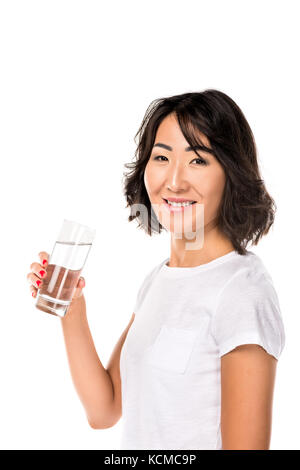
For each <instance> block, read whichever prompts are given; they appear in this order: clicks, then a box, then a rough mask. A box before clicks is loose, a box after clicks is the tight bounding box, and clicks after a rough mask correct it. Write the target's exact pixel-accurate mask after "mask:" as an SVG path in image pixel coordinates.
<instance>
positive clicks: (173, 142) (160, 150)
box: [144, 114, 226, 239]
mask: <svg viewBox="0 0 300 470" xmlns="http://www.w3.org/2000/svg"><path fill="white" fill-rule="evenodd" d="M199 135H200V138H201V140H202V142H203V143H204V145H205V146H206V147H209V148H211V147H210V143H209V141H208V139H207V137H206V136H205V135H204V134H202V133H200V132H199ZM158 144H159V145H158ZM162 145H163V146H162ZM165 146H168V148H166V147H165ZM188 148H190V147H189V143H188V142H187V141H186V140H185V138H184V136H183V134H182V132H181V129H180V127H179V124H178V122H177V119H176V117H175V115H173V114H170V115H168V116H167V117H166V118H165V119H164V120H163V121H162V122H161V124H160V126H159V128H158V130H157V133H156V138H155V142H154V145H153V148H152V152H151V155H150V158H149V160H148V163H147V165H146V168H145V173H144V182H145V186H146V190H147V192H148V196H149V199H150V202H151V205H152V208H153V210H154V212H155V214H156V217H157V218H158V220H159V222H160V223H161V225H162V226H163V227H165V228H166V229H167V230H169V231H170V232H173V233H181V234H182V235H183V238H184V234H186V233H187V232H190V231H191V230H192V232H194V233H196V232H198V231H199V230H205V226H207V225H208V224H210V223H213V221H214V219H216V218H217V215H218V210H219V207H220V203H221V200H222V195H223V190H224V186H225V181H226V179H225V173H224V170H223V168H222V166H221V165H220V163H219V162H218V160H217V159H216V158H215V157H214V156H213V155H212V154H210V153H208V152H204V151H202V150H198V149H197V151H198V154H199V155H201V157H202V158H199V157H198V155H197V154H196V153H195V152H194V151H193V150H192V149H190V150H188ZM168 198H186V199H188V200H191V201H196V203H197V204H198V207H197V204H193V205H191V206H188V207H187V208H184V209H183V210H182V209H180V212H178V209H177V211H176V212H175V211H174V212H173V211H172V210H170V208H169V205H166V204H165V202H164V199H168ZM200 206H202V208H203V211H201V210H200ZM199 215H200V218H199ZM185 224H187V225H185ZM199 224H200V225H199ZM180 238H182V236H181V237H180ZM188 238H189V237H188ZM189 239H190V238H189Z"/></svg>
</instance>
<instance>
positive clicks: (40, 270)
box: [27, 251, 49, 297]
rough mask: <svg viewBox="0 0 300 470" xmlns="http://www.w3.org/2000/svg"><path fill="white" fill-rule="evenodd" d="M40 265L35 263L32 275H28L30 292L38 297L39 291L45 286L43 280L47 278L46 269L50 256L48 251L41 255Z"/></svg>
mask: <svg viewBox="0 0 300 470" xmlns="http://www.w3.org/2000/svg"><path fill="white" fill-rule="evenodd" d="M39 258H40V263H37V262H35V261H34V262H33V263H31V265H30V270H31V271H30V273H28V274H27V281H28V282H29V283H30V287H29V288H30V292H31V295H32V296H33V297H36V294H37V291H38V289H39V288H40V287H41V285H42V284H43V279H45V278H46V277H47V270H46V267H47V266H48V259H49V255H48V253H47V252H46V251H41V252H40V253H39Z"/></svg>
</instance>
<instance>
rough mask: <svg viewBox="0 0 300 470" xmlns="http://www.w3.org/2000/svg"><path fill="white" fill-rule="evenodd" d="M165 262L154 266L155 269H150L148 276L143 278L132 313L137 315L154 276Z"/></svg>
mask: <svg viewBox="0 0 300 470" xmlns="http://www.w3.org/2000/svg"><path fill="white" fill-rule="evenodd" d="M165 261H166V260H164V261H163V262H161V263H159V265H157V266H155V268H153V269H151V271H150V272H148V274H147V275H146V277H145V278H144V280H143V282H142V284H141V285H140V287H139V289H138V293H137V296H136V300H135V305H134V309H133V312H134V313H135V314H137V313H138V311H139V309H140V306H141V305H142V303H143V301H144V299H145V297H146V295H147V293H148V291H149V288H150V286H151V284H152V282H153V280H154V278H155V276H156V274H157V273H158V271H159V269H160V268H161V266H162V265H163V263H165Z"/></svg>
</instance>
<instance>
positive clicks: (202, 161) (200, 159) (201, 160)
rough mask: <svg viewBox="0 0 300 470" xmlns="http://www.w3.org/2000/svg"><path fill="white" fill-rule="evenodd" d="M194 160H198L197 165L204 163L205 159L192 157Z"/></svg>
mask: <svg viewBox="0 0 300 470" xmlns="http://www.w3.org/2000/svg"><path fill="white" fill-rule="evenodd" d="M194 160H198V161H199V162H200V163H199V165H206V161H205V160H203V159H202V158H194ZM194 160H193V161H194Z"/></svg>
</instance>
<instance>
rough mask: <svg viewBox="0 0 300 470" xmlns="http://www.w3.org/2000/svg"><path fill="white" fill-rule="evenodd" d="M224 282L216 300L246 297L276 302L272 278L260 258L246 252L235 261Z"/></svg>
mask: <svg viewBox="0 0 300 470" xmlns="http://www.w3.org/2000/svg"><path fill="white" fill-rule="evenodd" d="M230 274H231V275H230V276H229V277H228V278H227V279H226V280H225V281H224V283H223V285H222V287H221V289H220V292H219V295H218V298H219V299H220V297H221V298H224V296H225V297H229V298H230V297H231V298H232V299H237V298H241V297H243V296H245V295H247V296H256V297H257V296H264V297H265V296H271V297H272V298H273V299H274V300H276V301H278V298H277V293H276V290H275V287H274V282H273V278H272V276H271V274H270V272H269V270H268V269H267V267H266V265H265V263H264V262H263V260H262V258H261V257H260V256H259V255H257V254H256V253H254V252H252V251H249V250H247V251H246V254H245V255H240V256H238V257H237V258H236V259H235V266H234V269H232V270H231V273H230Z"/></svg>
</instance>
